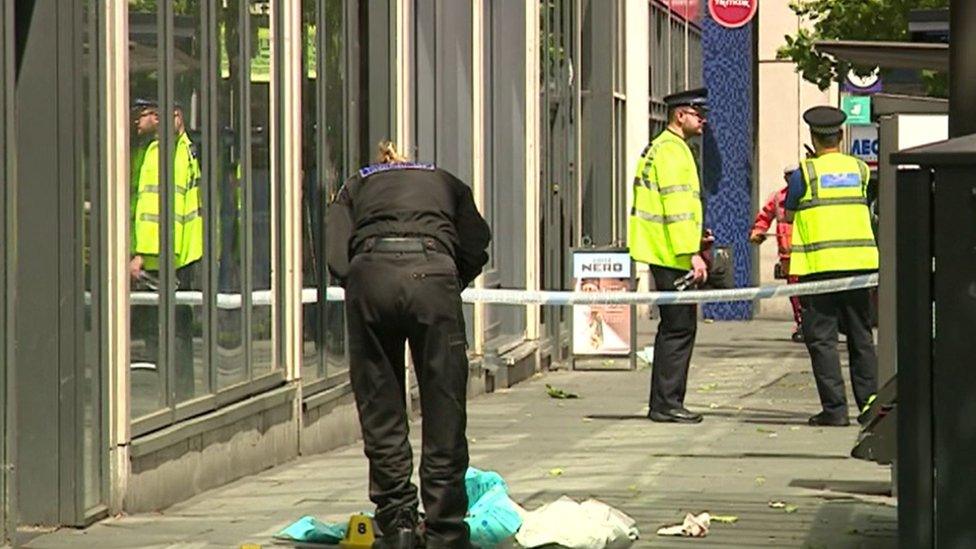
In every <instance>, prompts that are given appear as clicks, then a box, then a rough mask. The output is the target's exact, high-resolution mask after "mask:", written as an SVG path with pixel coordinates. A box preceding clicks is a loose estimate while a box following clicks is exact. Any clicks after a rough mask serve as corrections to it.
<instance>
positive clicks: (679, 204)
mask: <svg viewBox="0 0 976 549" xmlns="http://www.w3.org/2000/svg"><path fill="white" fill-rule="evenodd" d="M700 193H701V191H700V184H699V181H698V168H697V166H695V157H694V155H693V154H692V152H691V149H690V148H689V147H688V144H687V143H685V140H684V139H682V138H681V137H680V136H678V135H677V134H675V133H673V132H671V131H670V130H664V131H663V132H661V134H660V135H658V136H657V137H656V138H655V139H654V141H651V144H650V145H648V146H647V148H646V149H645V150H644V154H643V155H642V156H641V159H640V161H639V162H638V163H637V175H636V176H635V177H634V205H633V208H632V209H631V211H630V223H629V226H628V231H627V243H628V245H629V246H630V255H631V257H633V258H634V259H635V260H636V261H641V262H644V263H650V264H651V265H659V266H662V267H671V268H674V269H690V268H691V256H692V255H693V254H696V253H698V252H699V251H700V250H701V237H702V203H701V194H700Z"/></svg>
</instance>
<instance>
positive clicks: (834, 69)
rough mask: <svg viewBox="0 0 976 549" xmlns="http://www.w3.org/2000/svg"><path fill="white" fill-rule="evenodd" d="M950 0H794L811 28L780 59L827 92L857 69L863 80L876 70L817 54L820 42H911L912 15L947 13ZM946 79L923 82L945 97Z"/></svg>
mask: <svg viewBox="0 0 976 549" xmlns="http://www.w3.org/2000/svg"><path fill="white" fill-rule="evenodd" d="M948 5H949V0H791V1H790V9H792V10H793V12H794V13H796V14H797V15H798V16H799V17H800V18H801V19H802V20H804V21H806V22H807V23H809V25H808V26H805V27H804V28H801V29H800V30H799V31H797V33H796V34H795V35H793V36H789V35H787V36H786V37H785V38H786V45H784V46H782V47H780V48H779V50H778V51H777V57H778V58H779V59H790V60H792V61H793V62H794V63H796V66H797V72H799V73H800V74H801V75H802V76H803V78H804V79H806V80H808V81H810V82H812V83H814V84H816V85H817V86H819V87H820V89H822V90H825V89H827V88H829V87H830V85H831V84H832V83H834V82H839V81H840V79H841V78H843V77H844V75H846V74H847V71H848V70H849V69H851V68H853V69H854V71H855V72H856V73H857V74H859V75H862V76H866V75H868V74H870V73H871V72H872V71H873V70H874V69H875V67H851V66H850V65H849V64H847V63H845V62H843V61H839V60H836V59H834V58H833V57H831V56H829V55H826V54H823V53H820V52H818V51H815V50H814V49H813V43H814V42H815V41H817V40H868V41H902V42H904V41H908V15H909V12H911V10H914V9H932V8H945V7H947V6H948ZM944 77H945V75H944V74H943V75H937V74H934V73H926V74H925V75H924V76H923V78H924V79H925V81H926V83H927V84H928V86H929V91H930V93H932V94H933V95H944V93H945V82H944Z"/></svg>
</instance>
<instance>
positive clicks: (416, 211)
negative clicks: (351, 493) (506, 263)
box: [325, 143, 491, 548]
mask: <svg viewBox="0 0 976 549" xmlns="http://www.w3.org/2000/svg"><path fill="white" fill-rule="evenodd" d="M325 234H326V239H327V250H328V257H327V259H328V265H329V269H330V271H331V272H332V273H333V275H335V276H336V277H338V278H339V279H341V280H343V282H344V285H345V288H346V307H347V314H348V326H349V346H350V348H349V351H350V352H349V356H350V364H349V374H350V378H351V380H352V387H353V392H354V393H355V396H356V405H357V407H358V409H359V421H360V424H361V426H362V431H363V442H364V444H365V451H366V456H367V457H368V458H369V466H370V470H369V477H370V485H369V495H370V499H371V500H372V501H373V503H375V504H376V522H377V525H378V527H379V528H380V530H381V531H382V532H383V533H384V536H383V537H382V538H380V539H379V540H378V541H377V542H376V544H374V547H404V548H409V547H413V546H414V544H415V543H416V539H415V533H414V530H415V527H416V525H417V487H416V486H415V485H413V484H412V483H411V481H410V477H411V474H412V472H413V465H412V462H413V457H412V452H411V449H410V443H409V440H408V438H407V434H408V425H407V415H406V403H405V387H404V384H405V380H404V377H405V375H404V374H405V371H404V342H405V341H409V342H410V349H411V353H412V355H413V361H414V367H415V370H416V373H417V381H418V383H419V384H420V406H421V411H422V414H423V457H422V458H421V462H420V480H421V497H422V498H423V502H424V509H425V511H426V519H425V522H426V533H427V547H429V548H433V547H469V546H470V542H469V532H468V527H467V525H466V524H465V522H464V516H465V514H466V513H467V495H466V492H465V488H464V474H465V471H466V469H467V467H468V445H467V440H466V438H465V434H464V431H465V425H466V423H467V416H466V410H465V396H466V391H467V379H468V362H467V356H466V338H465V331H464V317H463V315H462V312H461V296H460V292H461V289H462V288H463V287H465V286H467V285H468V283H470V282H471V281H472V280H474V278H475V277H476V276H478V274H479V273H480V272H481V269H482V267H483V266H484V265H485V263H486V262H487V261H488V254H487V253H486V252H485V249H486V248H487V246H488V242H489V240H490V239H491V232H490V230H489V229H488V226H487V224H486V223H485V221H484V219H482V217H481V215H480V214H479V213H478V210H477V208H476V206H475V204H474V199H473V197H472V195H471V190H470V189H469V188H468V187H467V186H466V185H464V184H463V183H462V182H461V181H460V180H458V179H457V178H456V177H454V176H453V175H451V174H450V173H448V172H446V171H444V170H441V169H438V168H436V167H435V166H433V165H432V164H417V163H411V162H406V161H405V159H404V158H403V157H402V156H400V155H399V154H398V153H397V152H396V149H394V147H393V145H392V144H390V143H383V144H381V147H380V155H379V164H376V165H373V166H369V167H366V168H363V169H362V170H360V171H359V173H358V174H356V175H354V176H353V177H351V178H350V179H349V180H347V181H346V183H345V184H344V185H343V187H342V189H340V191H339V193H338V195H337V196H336V198H335V200H334V202H333V203H332V204H331V205H330V206H329V209H328V212H327V214H326V233H325Z"/></svg>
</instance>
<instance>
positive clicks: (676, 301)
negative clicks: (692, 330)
mask: <svg viewBox="0 0 976 549" xmlns="http://www.w3.org/2000/svg"><path fill="white" fill-rule="evenodd" d="M877 285H878V275H877V273H874V274H869V275H859V276H852V277H847V278H835V279H831V280H821V281H818V282H802V283H799V284H776V285H770V286H760V287H758V288H733V289H730V290H692V291H684V292H674V291H672V292H571V291H551V290H500V289H480V288H469V289H467V290H464V292H462V293H461V299H462V300H463V301H464V302H465V303H486V304H490V305H553V306H557V305H680V304H689V303H722V302H729V301H753V300H756V299H773V298H784V297H793V296H800V295H814V294H827V293H833V292H842V291H847V290H859V289H864V288H873V287H875V286H877ZM345 297H346V296H345V291H344V290H343V289H342V288H338V287H329V288H327V289H326V296H325V299H326V301H343V300H345ZM174 298H175V304H176V305H191V306H192V305H198V306H199V305H203V292H200V291H177V292H176V293H175V294H174ZM272 298H273V296H272V293H271V291H270V290H258V291H255V292H252V293H251V304H252V305H256V306H270V305H271V304H272V302H273V299H272ZM216 301H217V308H219V309H238V308H240V307H241V306H242V305H243V296H242V295H241V294H238V293H219V294H217V299H216ZM317 302H318V290H317V289H316V288H303V289H302V303H303V304H309V303H317ZM130 303H131V304H132V305H156V304H158V303H159V295H158V294H157V293H156V292H132V294H131V297H130Z"/></svg>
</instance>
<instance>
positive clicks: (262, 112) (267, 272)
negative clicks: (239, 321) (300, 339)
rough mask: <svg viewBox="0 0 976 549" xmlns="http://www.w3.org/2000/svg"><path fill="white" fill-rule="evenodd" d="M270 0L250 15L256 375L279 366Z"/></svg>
mask: <svg viewBox="0 0 976 549" xmlns="http://www.w3.org/2000/svg"><path fill="white" fill-rule="evenodd" d="M273 4H274V3H272V2H270V1H268V0H251V1H250V2H249V6H248V8H249V9H248V14H249V17H250V24H249V30H250V42H251V44H250V46H251V49H250V55H249V60H250V63H251V67H250V68H251V82H250V96H251V97H250V99H251V103H250V123H251V127H250V132H251V147H250V164H251V173H250V181H248V182H247V184H249V185H250V193H249V195H248V194H246V196H249V198H250V201H251V204H250V206H251V227H250V231H251V269H252V270H251V287H252V289H253V290H254V292H253V294H252V296H253V297H252V302H251V368H252V371H253V374H252V375H253V377H257V376H260V375H262V374H266V373H268V372H270V371H271V370H272V368H274V365H275V362H276V361H275V358H274V337H273V334H274V331H275V330H274V315H273V314H272V311H273V309H274V307H273V304H274V292H273V291H272V290H273V288H274V284H273V281H272V278H273V272H274V271H273V269H272V259H273V257H274V254H273V253H272V245H273V239H272V237H273V235H274V234H276V233H277V231H276V229H275V225H274V224H275V219H276V218H275V215H274V205H275V200H274V198H273V192H272V189H274V188H275V185H274V173H273V171H272V165H271V151H272V147H273V146H274V139H273V138H272V130H273V127H274V124H273V116H274V114H273V113H274V105H275V101H276V100H277V99H276V98H275V97H274V92H275V86H274V82H275V73H276V67H275V66H274V55H273V53H274V52H273V49H274V31H275V29H274V25H273V24H272V21H273V18H272V16H271V11H272V5H273Z"/></svg>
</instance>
